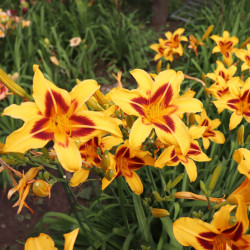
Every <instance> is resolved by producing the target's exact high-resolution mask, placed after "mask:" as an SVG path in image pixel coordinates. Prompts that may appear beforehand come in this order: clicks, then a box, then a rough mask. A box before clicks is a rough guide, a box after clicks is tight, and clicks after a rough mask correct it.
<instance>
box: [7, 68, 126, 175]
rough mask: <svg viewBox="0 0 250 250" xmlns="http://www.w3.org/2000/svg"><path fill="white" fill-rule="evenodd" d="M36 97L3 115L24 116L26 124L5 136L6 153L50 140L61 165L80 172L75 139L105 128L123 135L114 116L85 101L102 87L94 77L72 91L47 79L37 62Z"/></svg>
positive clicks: (39, 146) (8, 109)
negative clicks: (90, 107) (109, 115)
mask: <svg viewBox="0 0 250 250" xmlns="http://www.w3.org/2000/svg"><path fill="white" fill-rule="evenodd" d="M34 72H35V74H34V80H33V98H34V100H35V102H26V103H22V104H21V105H19V106H18V105H16V104H12V105H10V106H9V107H7V108H6V109H5V110H4V112H3V115H9V116H11V117H13V118H17V119H22V120H23V121H24V122H25V123H24V125H23V126H22V127H21V128H20V129H18V130H16V131H14V132H13V133H12V134H10V135H9V136H8V137H7V139H6V144H5V147H4V151H5V152H20V153H24V152H25V151H27V150H29V149H31V148H42V147H44V146H45V145H46V144H47V143H48V142H49V141H50V140H53V141H54V149H55V151H56V154H57V157H58V159H59V161H60V163H61V165H62V167H63V168H64V169H65V170H67V171H71V172H73V171H77V170H78V169H79V168H80V167H81V165H82V160H81V155H80V151H79V149H78V147H77V145H76V140H80V141H82V142H84V141H88V140H89V139H90V138H93V137H94V136H97V135H98V134H100V133H103V131H105V132H107V133H112V134H114V135H115V136H118V137H121V136H122V134H121V131H120V129H119V127H118V126H117V124H116V123H115V121H113V120H112V118H110V117H107V116H106V115H105V114H104V113H101V112H94V111H89V110H87V108H86V105H85V101H86V100H88V99H89V98H90V97H91V95H92V94H93V93H94V92H95V91H96V90H97V89H99V85H98V84H97V82H96V81H94V80H85V81H83V82H81V83H79V84H78V85H76V86H75V87H74V88H73V89H72V91H71V92H70V93H68V92H67V91H66V90H63V89H60V88H58V87H56V86H55V85H54V84H53V83H52V82H50V81H48V80H47V79H46V78H44V76H43V74H42V72H41V71H40V70H39V67H38V65H34Z"/></svg>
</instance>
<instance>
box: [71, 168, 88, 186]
mask: <svg viewBox="0 0 250 250" xmlns="http://www.w3.org/2000/svg"><path fill="white" fill-rule="evenodd" d="M89 171H90V169H86V168H80V169H78V170H77V171H76V172H75V173H74V174H73V176H72V178H71V180H70V186H71V187H76V186H78V185H80V184H81V183H83V182H85V181H86V180H87V178H88V177H89Z"/></svg>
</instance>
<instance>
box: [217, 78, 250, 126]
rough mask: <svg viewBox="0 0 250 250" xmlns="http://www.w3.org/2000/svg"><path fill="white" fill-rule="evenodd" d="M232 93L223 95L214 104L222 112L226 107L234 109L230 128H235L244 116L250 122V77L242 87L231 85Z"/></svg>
mask: <svg viewBox="0 0 250 250" xmlns="http://www.w3.org/2000/svg"><path fill="white" fill-rule="evenodd" d="M229 91H230V94H227V95H224V96H222V98H220V99H219V100H217V101H213V103H214V105H215V106H216V108H217V109H218V112H219V113H220V112H221V111H222V110H224V109H228V110H230V111H233V114H232V116H231V118H230V123H229V130H232V129H234V128H235V127H236V126H237V125H238V124H239V123H240V122H241V120H242V118H243V117H244V118H245V119H246V121H247V122H250V77H248V78H247V80H246V82H245V84H244V85H243V87H242V88H239V87H238V86H237V85H233V84H230V85H229Z"/></svg>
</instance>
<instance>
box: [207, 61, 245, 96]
mask: <svg viewBox="0 0 250 250" xmlns="http://www.w3.org/2000/svg"><path fill="white" fill-rule="evenodd" d="M216 63H217V68H216V70H215V71H214V73H207V75H206V77H208V78H210V79H212V80H213V81H215V83H214V84H212V85H211V86H210V87H209V88H206V91H207V92H209V93H210V94H211V95H212V96H213V97H214V98H215V99H219V98H221V97H222V96H224V95H226V94H229V93H230V92H229V83H230V82H232V83H233V84H235V85H238V86H242V81H241V80H240V78H239V77H234V74H235V73H236V71H237V67H236V66H235V65H232V66H231V67H229V68H228V69H227V68H225V66H224V64H223V63H222V62H220V61H216Z"/></svg>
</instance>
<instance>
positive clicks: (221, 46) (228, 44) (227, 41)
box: [210, 31, 239, 66]
mask: <svg viewBox="0 0 250 250" xmlns="http://www.w3.org/2000/svg"><path fill="white" fill-rule="evenodd" d="M210 38H211V39H213V40H214V41H215V42H216V44H217V46H215V47H214V48H213V50H212V53H217V52H220V53H221V54H222V55H223V62H224V63H225V64H226V65H227V66H230V65H231V64H232V63H233V58H232V53H233V52H234V46H235V45H236V44H237V43H238V42H239V39H238V38H237V37H236V36H232V37H229V32H228V31H224V32H223V36H222V37H220V36H217V35H212V36H210Z"/></svg>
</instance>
